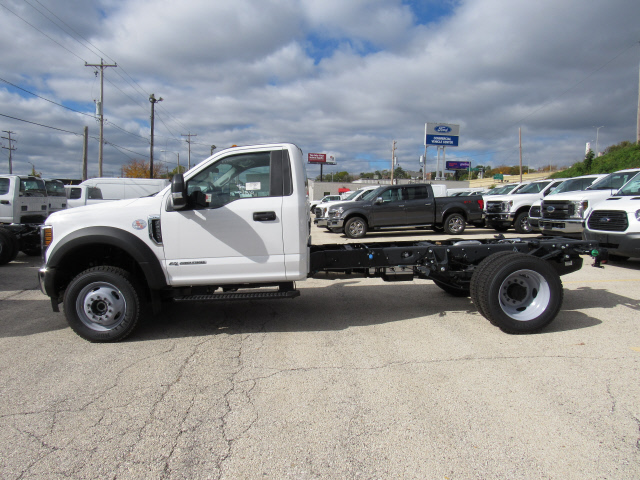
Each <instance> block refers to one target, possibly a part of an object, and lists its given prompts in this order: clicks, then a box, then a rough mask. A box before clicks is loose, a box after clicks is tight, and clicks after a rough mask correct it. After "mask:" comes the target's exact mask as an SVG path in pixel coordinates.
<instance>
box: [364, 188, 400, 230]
mask: <svg viewBox="0 0 640 480" xmlns="http://www.w3.org/2000/svg"><path fill="white" fill-rule="evenodd" d="M378 199H382V201H378ZM403 200H404V199H403V198H402V187H399V186H398V187H389V188H387V189H386V190H385V191H383V192H382V193H380V195H378V197H376V198H375V199H373V205H372V206H371V218H370V223H371V225H372V226H375V227H390V226H397V225H406V216H405V211H404V207H405V205H404V201H403Z"/></svg>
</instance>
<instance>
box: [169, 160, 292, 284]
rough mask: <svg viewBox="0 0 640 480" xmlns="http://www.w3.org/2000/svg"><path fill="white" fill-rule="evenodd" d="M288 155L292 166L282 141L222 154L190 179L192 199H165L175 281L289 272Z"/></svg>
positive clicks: (260, 279)
mask: <svg viewBox="0 0 640 480" xmlns="http://www.w3.org/2000/svg"><path fill="white" fill-rule="evenodd" d="M285 162H286V167H288V156H287V155H286V151H284V150H282V149H278V150H255V151H253V150H252V151H247V152H243V153H240V154H236V155H231V156H228V157H222V158H221V159H219V160H218V161H216V162H214V163H212V164H210V165H208V166H207V167H205V168H204V169H202V170H201V171H199V172H197V173H196V174H195V175H193V176H192V177H191V178H189V179H186V186H187V193H188V195H189V203H188V206H187V207H186V208H184V209H182V210H172V209H171V208H170V203H169V202H166V204H165V206H164V211H163V212H162V214H161V224H162V237H163V245H164V252H165V262H166V269H167V272H168V274H169V277H170V280H171V284H172V285H212V284H213V285H215V284H225V283H227V284H228V283H235V282H239V283H264V282H275V281H284V280H285V279H286V271H285V261H284V241H283V218H282V206H283V194H285V193H286V192H283V175H286V174H287V173H286V172H288V171H289V170H288V168H285V165H284V164H285ZM285 170H286V171H285ZM168 195H170V193H169V194H168ZM167 199H168V197H167Z"/></svg>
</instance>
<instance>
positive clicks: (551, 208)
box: [547, 207, 556, 213]
mask: <svg viewBox="0 0 640 480" xmlns="http://www.w3.org/2000/svg"><path fill="white" fill-rule="evenodd" d="M555 211H556V207H547V212H549V213H551V212H555Z"/></svg>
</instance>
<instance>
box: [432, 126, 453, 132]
mask: <svg viewBox="0 0 640 480" xmlns="http://www.w3.org/2000/svg"><path fill="white" fill-rule="evenodd" d="M434 130H435V131H436V132H438V133H449V132H450V131H451V127H447V126H446V125H438V126H437V127H436V128H434Z"/></svg>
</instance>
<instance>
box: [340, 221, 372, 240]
mask: <svg viewBox="0 0 640 480" xmlns="http://www.w3.org/2000/svg"><path fill="white" fill-rule="evenodd" d="M344 234H345V235H346V236H347V237H349V238H362V237H364V236H365V235H366V234H367V221H366V220H365V219H364V218H362V217H351V218H350V219H349V220H347V223H345V225H344Z"/></svg>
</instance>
